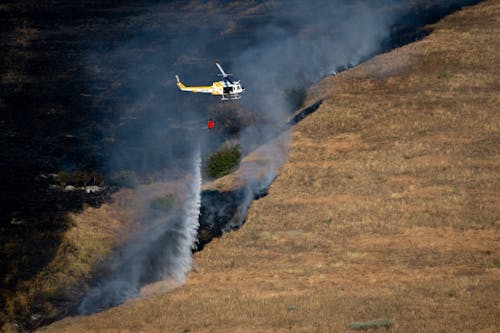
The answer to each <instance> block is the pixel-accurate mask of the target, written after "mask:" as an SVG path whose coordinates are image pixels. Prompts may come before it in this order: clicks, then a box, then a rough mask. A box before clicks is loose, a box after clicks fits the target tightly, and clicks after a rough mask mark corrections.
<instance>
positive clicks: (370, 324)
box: [347, 319, 392, 331]
mask: <svg viewBox="0 0 500 333" xmlns="http://www.w3.org/2000/svg"><path fill="white" fill-rule="evenodd" d="M391 326H392V321H391V320H390V319H377V320H370V321H364V322H356V323H350V324H349V325H347V327H348V328H349V329H351V330H354V331H359V330H376V329H379V328H382V327H383V328H390V327H391Z"/></svg>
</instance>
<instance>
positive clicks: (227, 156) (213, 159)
mask: <svg viewBox="0 0 500 333" xmlns="http://www.w3.org/2000/svg"><path fill="white" fill-rule="evenodd" d="M240 158H241V153H240V149H239V146H233V147H229V148H223V149H221V150H219V151H218V152H215V153H213V154H212V155H210V157H209V158H208V161H207V175H208V176H210V177H213V178H220V177H222V176H225V175H227V174H229V173H231V172H232V171H234V170H235V169H236V168H237V167H238V164H239V163H240Z"/></svg>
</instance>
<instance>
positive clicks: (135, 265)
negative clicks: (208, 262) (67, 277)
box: [78, 145, 202, 314]
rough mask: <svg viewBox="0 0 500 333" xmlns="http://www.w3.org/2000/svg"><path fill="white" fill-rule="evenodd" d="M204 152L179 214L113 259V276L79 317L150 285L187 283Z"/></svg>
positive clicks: (197, 160)
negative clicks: (173, 282) (165, 280)
mask: <svg viewBox="0 0 500 333" xmlns="http://www.w3.org/2000/svg"><path fill="white" fill-rule="evenodd" d="M201 184H202V175H201V152H200V147H199V145H198V147H197V148H196V149H195V150H194V158H193V170H192V177H190V179H189V184H188V194H187V197H186V199H185V200H184V204H183V208H182V211H181V212H180V213H172V214H169V215H166V216H164V217H162V219H164V221H163V222H161V223H157V224H155V225H154V226H153V227H151V228H147V227H146V225H147V223H145V224H144V226H145V230H144V231H143V232H142V233H141V234H140V235H138V237H136V238H134V239H133V240H131V241H130V242H129V243H127V245H126V246H125V247H124V248H122V249H121V250H120V253H119V255H117V256H115V257H113V258H112V259H111V261H110V262H109V263H107V266H108V267H110V270H111V271H112V275H111V276H105V277H103V279H102V280H101V281H99V282H98V283H97V285H95V286H94V287H93V288H92V289H91V291H90V292H89V294H88V295H87V297H85V298H84V299H83V301H82V302H81V303H80V306H79V307H78V312H79V313H80V314H91V313H95V312H99V311H102V310H104V309H106V308H109V307H112V306H116V305H118V304H121V303H123V302H125V301H126V300H127V299H129V298H132V297H135V296H137V295H139V291H140V288H141V287H142V286H144V285H145V284H147V283H151V282H154V281H158V280H164V279H172V280H175V282H177V283H184V282H185V280H186V277H187V274H188V273H189V271H190V270H191V265H192V250H193V249H194V248H195V246H196V239H197V237H196V235H197V231H198V226H199V215H200V206H201Z"/></svg>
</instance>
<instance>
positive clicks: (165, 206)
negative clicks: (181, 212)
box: [149, 194, 177, 212]
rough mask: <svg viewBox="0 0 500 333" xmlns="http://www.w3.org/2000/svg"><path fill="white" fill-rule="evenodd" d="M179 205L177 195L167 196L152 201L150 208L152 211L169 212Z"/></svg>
mask: <svg viewBox="0 0 500 333" xmlns="http://www.w3.org/2000/svg"><path fill="white" fill-rule="evenodd" d="M176 204H177V197H176V196H175V194H167V195H165V196H163V197H159V198H155V199H153V200H152V201H151V203H150V204H149V206H150V207H151V208H152V209H156V210H161V211H163V212H168V211H170V210H171V209H172V208H174V207H175V206H176Z"/></svg>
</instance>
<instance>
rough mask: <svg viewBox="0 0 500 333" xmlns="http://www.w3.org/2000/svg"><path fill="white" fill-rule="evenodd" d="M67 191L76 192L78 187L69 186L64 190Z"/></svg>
mask: <svg viewBox="0 0 500 333" xmlns="http://www.w3.org/2000/svg"><path fill="white" fill-rule="evenodd" d="M64 190H65V191H74V190H76V187H74V186H73V185H68V186H66V187H65V188H64Z"/></svg>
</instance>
